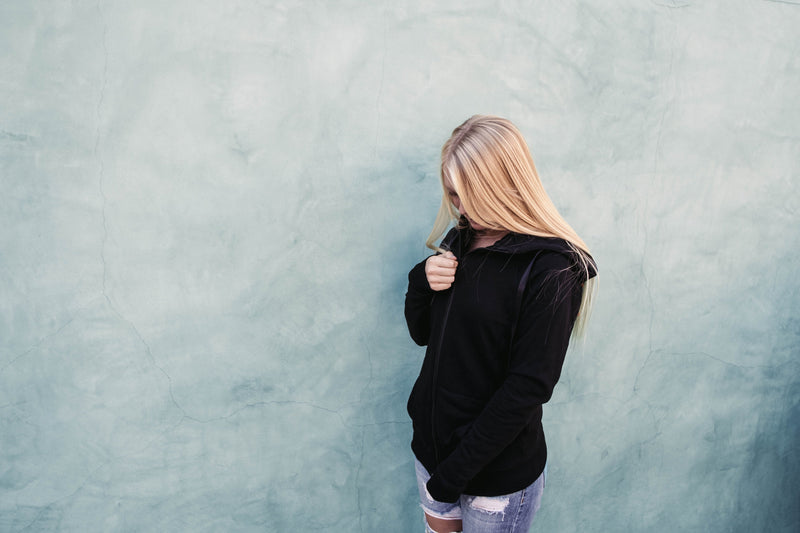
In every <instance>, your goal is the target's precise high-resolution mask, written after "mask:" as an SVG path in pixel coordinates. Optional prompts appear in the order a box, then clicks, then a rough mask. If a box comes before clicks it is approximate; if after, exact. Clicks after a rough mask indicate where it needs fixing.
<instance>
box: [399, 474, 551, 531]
mask: <svg viewBox="0 0 800 533" xmlns="http://www.w3.org/2000/svg"><path fill="white" fill-rule="evenodd" d="M414 463H415V467H416V470H417V487H418V488H419V498H420V506H421V507H422V510H423V511H425V513H426V514H428V515H430V516H432V517H434V518H444V519H449V520H461V522H462V527H463V532H464V533H528V529H529V528H530V526H531V522H532V521H533V517H534V515H535V514H536V511H538V510H539V506H540V505H541V503H542V492H543V491H544V485H545V477H546V472H547V467H545V472H542V475H541V476H539V478H538V479H537V480H536V481H534V482H533V483H531V484H530V485H529V486H527V487H525V488H524V489H522V490H520V491H517V492H514V493H512V494H506V495H504V496H491V497H489V496H468V495H466V494H462V495H461V498H460V499H459V501H457V502H456V503H444V502H438V501H436V500H434V499H433V498H432V497H431V495H430V494H428V489H426V488H425V484H426V483H427V482H428V480H429V479H430V477H431V476H430V474H429V473H428V471H427V470H426V469H425V467H424V466H422V463H420V462H419V461H418V460H416V459H414ZM425 531H426V532H427V533H436V532H435V531H433V530H432V529H431V528H430V527H429V526H428V524H427V522H426V523H425Z"/></svg>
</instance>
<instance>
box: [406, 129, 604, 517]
mask: <svg viewBox="0 0 800 533" xmlns="http://www.w3.org/2000/svg"><path fill="white" fill-rule="evenodd" d="M441 181H442V187H443V189H444V195H443V198H442V205H441V208H440V210H439V214H438V216H437V218H436V222H435V224H434V228H433V231H432V232H431V235H430V237H429V238H428V242H427V244H428V246H429V247H430V248H432V249H434V250H436V251H437V252H438V253H437V254H436V255H432V256H430V257H428V258H427V259H426V260H425V261H422V262H421V263H419V264H418V265H416V266H415V267H414V268H413V269H412V270H411V272H410V273H409V275H408V292H407V294H406V302H405V316H406V321H407V323H408V329H409V332H410V333H411V337H412V338H413V339H414V341H415V342H416V343H417V344H419V345H420V346H427V351H426V353H425V359H424V361H423V363H422V369H421V371H420V374H419V377H418V378H417V381H416V383H415V384H414V388H413V390H412V391H411V396H410V397H409V400H408V413H409V415H410V416H411V419H412V421H413V426H414V437H413V440H412V443H411V447H412V450H413V451H414V455H415V456H416V467H417V478H418V482H419V486H420V499H421V504H422V508H423V511H424V512H425V518H426V526H427V528H426V531H429V532H434V533H448V532H453V531H462V528H463V531H464V533H470V532H478V531H480V532H483V533H493V532H501V531H502V532H523V531H524V532H526V531H528V528H529V526H530V523H531V521H532V520H533V515H534V514H535V513H536V510H537V509H538V507H539V503H540V500H541V495H542V489H543V487H544V469H545V462H546V460H547V449H546V446H545V440H544V434H543V432H542V423H541V420H542V404H544V403H545V402H547V401H548V400H549V399H550V396H551V394H552V392H553V387H554V386H555V384H556V382H557V381H558V378H559V376H560V374H561V366H562V364H563V361H564V355H565V353H566V351H567V344H568V342H569V339H570V336H571V334H572V333H573V326H575V331H576V332H577V333H580V332H581V331H582V329H583V326H584V324H585V320H586V317H587V315H588V310H589V307H590V305H591V294H592V290H593V285H594V280H593V279H592V278H593V277H594V276H595V274H596V266H595V263H594V260H593V259H592V257H591V255H590V254H589V250H588V248H587V247H586V244H585V243H584V242H583V241H582V240H581V238H580V237H578V235H577V234H576V233H575V231H574V230H573V229H572V228H571V227H570V226H569V224H567V223H566V222H565V221H564V219H563V218H562V217H561V216H560V215H559V213H558V211H557V210H556V208H555V206H554V205H553V203H552V202H551V201H550V198H549V197H548V196H547V193H545V191H544V188H543V187H542V184H541V181H540V180H539V176H538V174H537V173H536V168H535V167H534V164H533V160H532V158H531V156H530V152H529V151H528V147H527V145H526V143H525V140H524V139H523V137H522V134H521V133H520V132H519V130H517V128H515V127H514V125H513V124H511V122H509V121H508V120H505V119H502V118H499V117H492V116H474V117H471V118H470V119H468V120H467V121H466V122H464V123H463V124H462V125H461V126H459V127H458V128H456V129H455V131H453V135H452V136H451V137H450V139H449V140H448V141H447V142H446V143H445V145H444V147H443V148H442V165H441ZM452 220H457V223H456V226H455V228H453V229H451V230H450V232H448V233H447V235H446V236H445V238H444V240H443V241H442V242H441V244H440V246H439V247H436V246H435V245H434V243H435V242H436V241H437V240H438V239H439V237H441V235H442V234H443V233H444V230H445V229H446V228H447V227H448V226H449V224H450V222H451V221H452ZM578 316H580V319H579V320H578V321H577V324H576V318H577V317H578Z"/></svg>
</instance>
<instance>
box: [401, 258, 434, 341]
mask: <svg viewBox="0 0 800 533" xmlns="http://www.w3.org/2000/svg"><path fill="white" fill-rule="evenodd" d="M426 261H427V259H426V260H425V261H422V262H421V263H418V264H417V265H416V266H415V267H414V268H412V269H411V272H409V273H408V291H406V307H405V315H406V324H407V325H408V332H409V333H410V334H411V338H412V339H413V340H414V342H416V343H417V344H419V345H420V346H425V345H427V344H428V337H430V334H431V300H432V299H433V295H434V294H435V291H434V290H433V289H431V287H430V285H428V279H427V277H426V276H425V263H426Z"/></svg>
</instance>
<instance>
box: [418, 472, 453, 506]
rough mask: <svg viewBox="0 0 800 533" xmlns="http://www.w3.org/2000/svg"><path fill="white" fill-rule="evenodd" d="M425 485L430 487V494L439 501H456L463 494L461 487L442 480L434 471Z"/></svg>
mask: <svg viewBox="0 0 800 533" xmlns="http://www.w3.org/2000/svg"><path fill="white" fill-rule="evenodd" d="M425 487H426V488H427V489H428V494H430V495H431V496H432V497H433V499H434V500H436V501H437V502H444V503H456V502H457V501H458V498H459V497H460V496H461V491H460V490H459V489H457V488H456V487H453V486H452V485H449V484H447V483H445V482H444V481H442V478H441V477H440V476H439V475H438V474H437V473H436V472H434V473H433V475H432V476H431V478H430V479H429V480H428V482H427V483H426V484H425Z"/></svg>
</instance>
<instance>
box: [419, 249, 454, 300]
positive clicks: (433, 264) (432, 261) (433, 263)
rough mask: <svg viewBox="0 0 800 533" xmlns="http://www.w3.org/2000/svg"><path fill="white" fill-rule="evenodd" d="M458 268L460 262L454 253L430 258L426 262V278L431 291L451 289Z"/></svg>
mask: <svg viewBox="0 0 800 533" xmlns="http://www.w3.org/2000/svg"><path fill="white" fill-rule="evenodd" d="M457 266H458V260H457V259H456V256H455V255H453V252H445V253H443V254H441V255H432V256H430V257H429V258H428V259H427V260H426V261H425V276H426V277H427V278H428V285H430V286H431V289H433V290H435V291H444V290H447V289H449V288H450V286H451V285H452V284H453V282H454V281H455V279H456V267H457Z"/></svg>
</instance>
